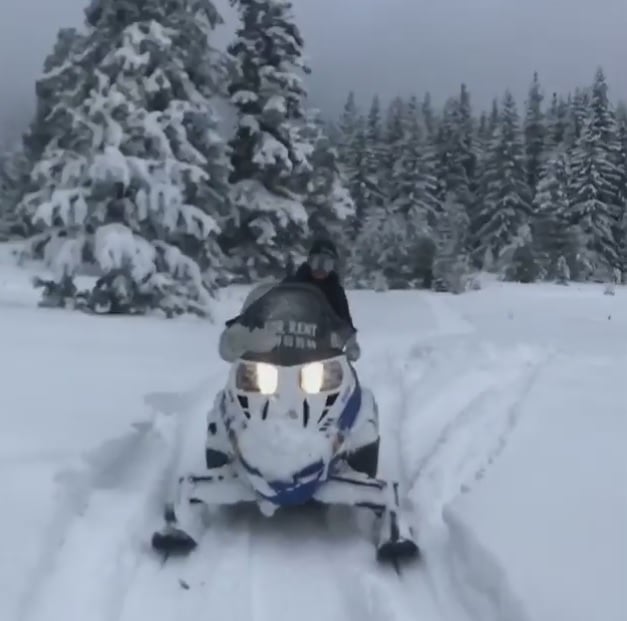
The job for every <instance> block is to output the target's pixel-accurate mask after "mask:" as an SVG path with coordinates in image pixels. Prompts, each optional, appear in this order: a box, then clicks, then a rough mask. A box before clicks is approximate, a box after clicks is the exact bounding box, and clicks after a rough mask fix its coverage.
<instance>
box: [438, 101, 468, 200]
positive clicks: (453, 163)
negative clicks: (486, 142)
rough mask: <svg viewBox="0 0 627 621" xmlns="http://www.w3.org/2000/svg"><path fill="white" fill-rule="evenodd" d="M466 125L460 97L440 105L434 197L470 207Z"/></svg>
mask: <svg viewBox="0 0 627 621" xmlns="http://www.w3.org/2000/svg"><path fill="white" fill-rule="evenodd" d="M466 141H467V128H466V127H464V115H463V114H462V107H461V102H460V99H458V98H451V99H449V100H448V101H447V102H446V104H445V106H444V113H443V116H442V122H441V123H440V125H439V128H438V136H437V149H438V155H437V157H438V185H439V190H438V199H439V200H440V201H444V200H448V197H450V196H451V195H452V196H453V200H454V201H455V202H458V203H460V204H461V205H464V207H465V208H466V209H468V210H470V208H471V205H472V202H473V199H472V193H471V189H470V180H469V178H468V165H469V162H470V161H471V160H472V158H473V153H472V152H471V150H470V148H469V145H468V144H467V142H466Z"/></svg>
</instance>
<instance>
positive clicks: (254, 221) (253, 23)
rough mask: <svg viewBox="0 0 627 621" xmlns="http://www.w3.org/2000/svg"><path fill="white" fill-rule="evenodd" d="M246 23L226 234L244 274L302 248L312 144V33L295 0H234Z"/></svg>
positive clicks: (236, 49)
mask: <svg viewBox="0 0 627 621" xmlns="http://www.w3.org/2000/svg"><path fill="white" fill-rule="evenodd" d="M233 4H235V5H237V6H238V7H239V10H240V14H241V26H240V28H239V29H238V30H237V33H236V38H235V41H234V42H233V43H232V44H231V45H230V46H229V48H228V52H229V54H230V55H231V56H232V57H233V59H234V61H235V65H236V72H235V76H234V78H233V81H232V83H231V84H230V87H229V91H230V95H231V101H232V103H233V104H234V106H235V107H236V109H237V112H238V125H237V130H236V134H235V136H234V138H233V139H232V141H231V143H230V145H231V148H232V153H233V155H232V167H233V173H232V175H231V178H230V179H231V182H232V183H233V186H234V187H233V203H234V206H235V210H234V212H233V215H232V218H231V219H230V221H229V223H228V229H227V233H226V235H225V236H224V238H223V243H224V245H225V248H227V249H228V251H229V254H230V255H231V257H232V258H233V260H234V262H235V266H236V269H237V270H238V271H239V272H240V273H241V274H242V276H244V277H249V278H253V279H255V278H257V277H259V276H266V275H271V274H274V275H276V274H280V273H282V272H283V266H284V263H285V260H286V257H287V258H288V259H289V258H291V259H292V260H294V259H296V258H298V257H299V256H300V255H301V253H302V242H303V240H304V236H305V235H306V233H307V231H308V229H307V220H308V218H307V212H306V210H305V208H304V205H303V203H304V200H305V194H306V190H307V185H308V183H309V181H310V177H311V164H310V161H309V158H310V155H311V151H312V145H311V144H310V143H307V142H304V141H303V136H304V135H305V133H304V132H303V125H304V123H305V115H306V107H305V100H306V95H307V94H306V90H305V86H304V84H303V81H302V78H301V77H300V75H299V73H301V72H304V73H308V72H309V69H308V67H307V66H306V64H305V62H304V60H303V47H304V41H303V38H302V36H301V34H300V30H299V28H298V27H297V25H296V24H295V22H294V18H293V15H292V5H291V2H289V1H287V0H234V2H233Z"/></svg>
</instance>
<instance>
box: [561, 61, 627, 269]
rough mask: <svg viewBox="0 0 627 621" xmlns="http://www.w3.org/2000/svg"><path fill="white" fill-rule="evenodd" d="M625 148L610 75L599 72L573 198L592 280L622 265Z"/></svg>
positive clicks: (575, 166)
mask: <svg viewBox="0 0 627 621" xmlns="http://www.w3.org/2000/svg"><path fill="white" fill-rule="evenodd" d="M619 151H620V145H619V141H618V132H617V127H616V120H615V116H614V113H613V111H612V109H611V106H610V102H609V99H608V89H607V84H606V82H605V76H604V75H603V72H602V71H601V70H598V71H597V73H596V76H595V82H594V86H593V88H592V90H591V93H590V104H589V107H588V111H587V117H586V118H585V121H584V125H583V128H582V130H581V134H580V136H579V139H578V140H577V143H576V147H575V148H574V150H573V152H572V160H571V169H572V175H571V181H570V200H571V203H572V214H573V221H574V223H575V224H576V225H577V226H578V228H579V230H580V232H581V236H582V239H583V244H584V248H583V251H584V252H585V257H584V261H585V263H586V264H587V266H588V271H589V275H590V276H594V277H597V278H602V279H607V278H609V277H610V275H611V274H612V272H613V270H614V268H617V267H619V265H620V260H619V248H618V245H619V244H618V240H617V239H616V230H617V227H618V224H619V222H620V217H621V209H622V205H621V204H620V202H621V198H620V182H621V172H620V170H619V168H618V159H619Z"/></svg>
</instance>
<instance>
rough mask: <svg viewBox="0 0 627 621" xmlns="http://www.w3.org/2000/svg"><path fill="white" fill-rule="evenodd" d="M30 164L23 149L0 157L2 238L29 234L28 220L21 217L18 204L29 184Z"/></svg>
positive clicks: (0, 237) (0, 234)
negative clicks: (25, 220)
mask: <svg viewBox="0 0 627 621" xmlns="http://www.w3.org/2000/svg"><path fill="white" fill-rule="evenodd" d="M28 166H29V163H28V158H27V157H26V156H25V154H24V151H23V150H22V149H16V150H14V151H10V152H8V153H5V154H4V155H3V156H2V157H0V240H2V239H7V238H9V237H24V236H26V235H27V232H28V222H24V221H23V220H22V219H21V218H20V214H19V212H18V209H17V206H18V203H19V201H20V197H21V195H22V194H23V193H24V191H25V188H26V187H27V184H28Z"/></svg>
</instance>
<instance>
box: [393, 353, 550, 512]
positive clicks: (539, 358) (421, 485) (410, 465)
mask: <svg viewBox="0 0 627 621" xmlns="http://www.w3.org/2000/svg"><path fill="white" fill-rule="evenodd" d="M483 356H484V357H483V360H481V358H480V359H479V361H477V362H476V367H475V368H471V369H470V370H468V371H467V372H466V373H465V374H462V375H461V376H458V377H457V379H454V380H452V381H450V382H448V383H447V384H444V385H441V386H440V387H439V390H438V391H437V393H436V395H435V396H434V397H433V398H432V399H431V400H429V401H427V402H426V403H425V404H423V406H422V407H421V408H420V409H419V411H418V413H415V414H414V415H413V417H408V418H407V420H406V424H405V428H404V433H403V437H404V438H407V441H406V442H404V443H403V457H404V463H405V465H406V468H407V472H408V473H409V474H408V478H409V480H410V481H411V492H410V494H411V497H412V499H413V500H414V502H415V503H416V505H417V508H418V511H419V513H420V521H421V522H424V521H425V520H427V521H430V520H432V519H435V520H438V519H439V518H441V514H442V509H443V508H444V506H445V505H446V504H448V503H449V502H450V501H452V500H453V499H454V498H455V496H457V495H458V494H459V493H465V492H467V491H468V490H469V489H470V488H471V486H472V485H473V484H474V482H475V481H477V480H478V479H480V478H482V477H483V476H484V474H485V472H486V469H487V468H488V467H489V466H490V465H491V464H492V463H493V462H494V460H495V459H496V458H497V457H498V455H499V454H500V452H501V451H502V450H503V449H504V447H505V444H506V442H507V439H508V437H509V434H510V433H511V432H512V430H513V429H514V427H515V426H516V423H517V421H518V417H519V415H520V407H519V406H520V403H521V401H522V400H523V399H524V397H525V396H526V395H527V393H528V392H529V390H530V388H531V386H532V385H533V383H534V382H535V380H536V378H537V376H538V373H539V372H540V370H541V369H542V368H543V367H544V364H545V363H546V361H547V360H548V358H549V354H548V353H547V352H544V351H539V350H535V349H529V348H526V347H522V348H519V349H516V350H514V351H509V352H499V351H498V350H494V349H492V348H487V349H486V350H485V351H484V354H483Z"/></svg>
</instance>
